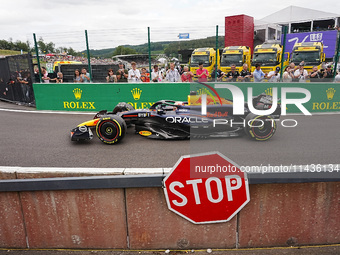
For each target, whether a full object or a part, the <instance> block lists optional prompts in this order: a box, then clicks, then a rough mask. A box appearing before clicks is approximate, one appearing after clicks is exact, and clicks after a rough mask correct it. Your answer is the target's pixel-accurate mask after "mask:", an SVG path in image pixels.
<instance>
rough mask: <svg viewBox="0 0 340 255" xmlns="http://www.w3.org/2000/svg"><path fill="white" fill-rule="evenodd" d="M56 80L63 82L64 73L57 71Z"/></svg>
mask: <svg viewBox="0 0 340 255" xmlns="http://www.w3.org/2000/svg"><path fill="white" fill-rule="evenodd" d="M56 82H57V83H63V82H64V75H63V74H62V72H58V73H57V79H56Z"/></svg>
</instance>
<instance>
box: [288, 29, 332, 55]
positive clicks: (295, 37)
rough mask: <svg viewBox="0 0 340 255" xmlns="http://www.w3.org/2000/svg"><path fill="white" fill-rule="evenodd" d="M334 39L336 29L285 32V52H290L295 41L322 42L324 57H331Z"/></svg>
mask: <svg viewBox="0 0 340 255" xmlns="http://www.w3.org/2000/svg"><path fill="white" fill-rule="evenodd" d="M336 40H337V31H336V30H331V31H317V32H308V33H294V34H287V39H286V52H292V50H293V47H294V45H295V44H296V43H303V42H322V43H323V45H324V48H323V51H324V53H325V54H326V58H333V56H334V54H335V49H336ZM282 43H283V38H282Z"/></svg>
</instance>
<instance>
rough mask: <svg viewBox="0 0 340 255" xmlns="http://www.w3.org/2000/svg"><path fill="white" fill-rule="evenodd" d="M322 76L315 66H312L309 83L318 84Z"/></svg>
mask: <svg viewBox="0 0 340 255" xmlns="http://www.w3.org/2000/svg"><path fill="white" fill-rule="evenodd" d="M322 77H323V75H322V74H321V72H320V71H319V70H318V67H317V66H313V69H312V71H311V73H310V74H309V78H310V82H320V81H321V78H322Z"/></svg>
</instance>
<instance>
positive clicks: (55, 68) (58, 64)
mask: <svg viewBox="0 0 340 255" xmlns="http://www.w3.org/2000/svg"><path fill="white" fill-rule="evenodd" d="M81 64H82V62H79V61H55V62H54V63H53V71H55V72H60V69H59V67H60V65H81Z"/></svg>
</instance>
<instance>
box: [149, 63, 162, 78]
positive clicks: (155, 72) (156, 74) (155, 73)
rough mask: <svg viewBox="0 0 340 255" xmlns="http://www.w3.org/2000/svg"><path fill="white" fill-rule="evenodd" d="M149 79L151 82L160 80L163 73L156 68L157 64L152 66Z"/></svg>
mask: <svg viewBox="0 0 340 255" xmlns="http://www.w3.org/2000/svg"><path fill="white" fill-rule="evenodd" d="M151 81H152V82H162V81H163V75H162V72H161V71H160V70H159V69H158V65H154V66H153V71H152V73H151Z"/></svg>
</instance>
